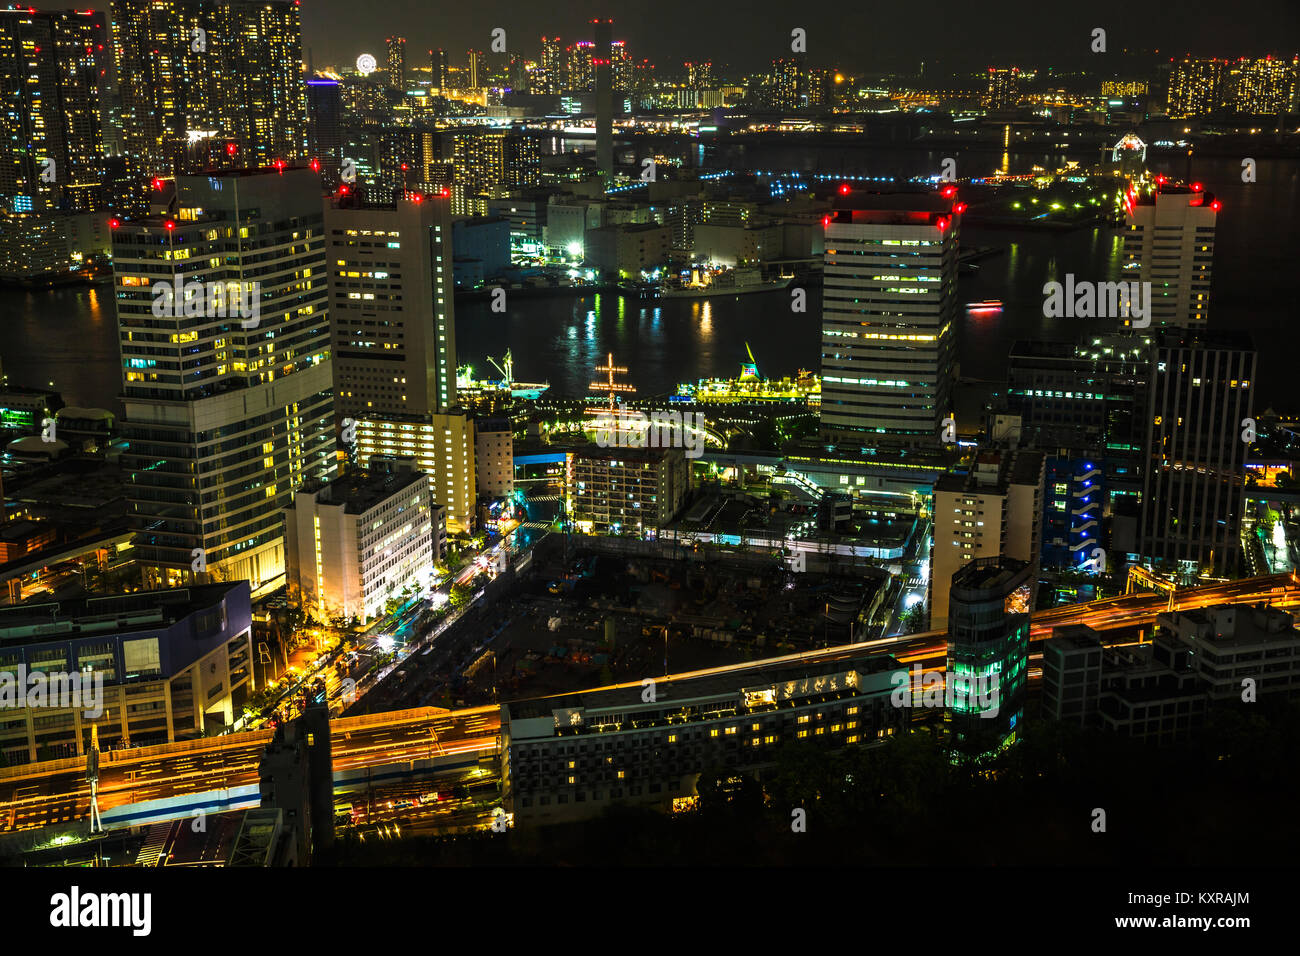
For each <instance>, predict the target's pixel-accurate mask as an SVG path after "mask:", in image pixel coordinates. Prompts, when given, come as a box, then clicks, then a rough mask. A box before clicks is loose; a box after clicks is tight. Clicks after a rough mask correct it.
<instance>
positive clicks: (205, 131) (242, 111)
mask: <svg viewBox="0 0 1300 956" xmlns="http://www.w3.org/2000/svg"><path fill="white" fill-rule="evenodd" d="M112 13H113V55H114V59H115V62H116V64H117V75H118V77H119V78H120V79H121V82H120V84H119V88H120V91H121V97H122V125H123V127H124V129H125V132H126V144H125V145H126V150H127V153H128V154H129V155H130V156H131V157H133V159H134V160H135V161H136V162H137V164H138V166H139V168H140V169H141V170H143V171H144V172H147V173H153V174H167V173H171V172H173V171H176V172H185V171H191V172H197V171H198V170H197V169H194V168H190V167H189V166H188V165H187V163H186V161H185V146H186V144H187V143H189V142H192V141H193V140H194V139H196V138H203V137H210V138H213V139H224V140H233V141H234V142H235V143H237V144H238V148H239V154H238V155H239V157H240V159H241V161H242V162H243V163H244V164H245V165H246V166H249V167H253V166H269V165H270V164H271V163H272V162H274V161H275V160H277V159H279V160H283V161H285V162H289V161H292V160H294V159H298V158H302V157H303V154H304V151H305V150H306V145H307V129H306V126H307V109H306V95H305V91H304V84H303V74H302V27H301V23H300V19H299V7H298V5H297V3H295V2H292V0H260V2H255V0H113V3H112Z"/></svg>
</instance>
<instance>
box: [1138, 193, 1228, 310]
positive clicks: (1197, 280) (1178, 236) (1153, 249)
mask: <svg viewBox="0 0 1300 956" xmlns="http://www.w3.org/2000/svg"><path fill="white" fill-rule="evenodd" d="M1220 205H1221V204H1220V203H1219V201H1218V200H1217V199H1215V198H1214V194H1213V193H1209V192H1206V191H1205V189H1204V188H1203V187H1201V185H1200V184H1199V183H1194V184H1193V185H1192V186H1191V187H1186V186H1172V185H1165V184H1159V185H1157V186H1156V187H1155V190H1154V191H1153V192H1147V193H1143V194H1142V195H1140V196H1138V197H1137V198H1136V199H1134V200H1132V201H1131V202H1130V203H1129V204H1128V206H1127V211H1126V216H1125V223H1124V225H1125V232H1124V263H1125V267H1126V269H1133V268H1134V267H1136V269H1137V272H1136V275H1133V278H1135V279H1137V280H1138V281H1140V282H1150V283H1151V302H1150V303H1149V306H1150V309H1151V314H1150V321H1151V326H1152V327H1153V328H1161V327H1165V326H1176V327H1178V328H1184V329H1187V328H1203V327H1204V326H1205V324H1206V322H1208V321H1209V315H1210V277H1211V275H1212V273H1213V265H1214V228H1215V223H1216V221H1217V220H1218V215H1219V209H1220Z"/></svg>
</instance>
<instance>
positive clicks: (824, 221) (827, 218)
mask: <svg viewBox="0 0 1300 956" xmlns="http://www.w3.org/2000/svg"><path fill="white" fill-rule="evenodd" d="M830 224H831V217H830V216H822V228H823V229H825V228H826V227H827V226H829V225H830Z"/></svg>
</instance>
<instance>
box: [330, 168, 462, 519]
mask: <svg viewBox="0 0 1300 956" xmlns="http://www.w3.org/2000/svg"><path fill="white" fill-rule="evenodd" d="M447 207H448V199H447V198H446V197H445V196H431V197H424V196H422V195H420V194H410V195H408V196H407V197H406V198H403V199H399V200H398V201H396V202H392V203H374V202H361V201H359V200H356V199H354V198H352V197H343V198H339V199H336V200H334V201H333V202H332V203H331V205H330V208H329V209H328V210H327V211H326V221H325V226H326V234H327V237H328V248H327V258H328V260H329V279H330V301H331V303H332V305H333V310H332V317H333V329H334V362H335V380H336V382H337V390H338V401H337V407H338V416H339V419H340V420H341V421H342V422H347V420H351V423H352V424H354V425H355V428H356V456H357V459H358V463H360V464H362V465H364V464H366V462H368V461H369V459H370V457H371V456H372V455H385V456H393V457H410V458H414V459H415V461H416V464H417V466H418V467H419V469H420V470H421V471H422V472H424V473H425V474H426V475H428V477H429V488H430V494H431V495H432V498H433V501H434V502H435V503H436V504H440V505H443V506H444V507H445V508H446V509H447V525H448V527H449V528H450V529H451V530H453V531H462V532H463V531H468V530H470V529H471V528H472V527H473V524H474V503H475V501H476V495H475V478H474V435H473V425H472V422H471V421H470V420H469V419H468V418H467V417H466V416H465V414H464V412H462V411H461V410H460V409H459V408H458V407H457V405H456V322H455V311H454V305H453V300H452V280H453V272H452V251H451V222H450V216H449V213H448V208H447ZM348 431H349V429H348V427H347V425H346V424H344V437H345V438H346V437H347V434H348Z"/></svg>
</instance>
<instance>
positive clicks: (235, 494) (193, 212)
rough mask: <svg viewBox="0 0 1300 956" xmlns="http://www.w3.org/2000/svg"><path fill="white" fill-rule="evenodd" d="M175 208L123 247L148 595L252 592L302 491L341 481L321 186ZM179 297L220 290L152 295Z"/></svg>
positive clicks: (304, 180)
mask: <svg viewBox="0 0 1300 956" xmlns="http://www.w3.org/2000/svg"><path fill="white" fill-rule="evenodd" d="M176 207H177V211H176V213H175V215H150V216H146V217H144V218H141V219H137V220H133V221H129V222H120V221H119V223H118V225H117V228H116V229H115V231H114V237H113V272H114V284H115V286H116V289H117V317H118V326H119V336H120V343H121V351H122V368H123V396H122V401H123V404H124V405H125V409H126V419H125V433H126V436H127V440H128V449H127V451H126V452H125V453H124V454H123V464H124V466H125V467H126V469H127V471H128V473H129V479H128V482H127V488H128V492H127V496H128V503H129V508H130V516H131V519H132V526H133V530H134V531H135V532H136V537H135V554H136V558H137V561H139V563H140V565H141V567H142V568H143V569H144V573H145V576H146V580H150V579H156V580H161V581H165V582H167V583H173V582H183V581H189V580H195V579H196V575H197V576H198V578H197V579H199V580H201V579H202V573H203V572H204V571H205V570H206V573H207V574H208V575H210V576H212V577H215V578H216V579H218V580H227V581H228V580H238V579H246V580H248V581H249V582H251V584H252V587H253V589H254V591H255V592H256V590H257V588H259V587H260V586H262V585H263V584H265V583H267V582H270V581H273V580H274V579H276V578H277V577H279V576H280V575H281V574H282V573H283V572H284V528H283V521H282V518H281V511H282V509H283V508H284V507H285V506H286V505H288V503H289V501H290V500H291V498H292V496H293V492H294V490H295V489H297V488H298V487H299V486H300V485H301V484H302V483H303V482H304V481H306V480H307V479H308V478H327V477H329V476H330V475H331V474H332V473H333V471H334V468H335V451H334V445H335V443H334V395H333V379H332V370H331V366H330V332H329V299H328V297H327V295H328V287H327V281H326V275H325V239H324V236H323V235H322V218H323V217H322V210H321V198H320V177H319V176H317V175H316V174H315V173H313V172H312V171H311V170H310V169H306V168H289V169H285V170H283V171H282V172H280V173H279V174H277V173H276V172H272V171H265V172H257V171H252V170H236V171H221V172H212V173H210V174H208V175H205V176H193V177H190V176H182V177H179V178H178V179H177V182H176ZM173 282H176V283H181V284H189V283H214V284H217V285H213V286H207V287H205V288H202V289H197V290H194V291H195V292H197V293H198V294H197V295H194V293H193V292H192V291H191V290H192V289H193V286H188V287H187V288H185V289H184V294H183V296H182V297H174V298H172V299H171V300H170V301H169V300H168V298H167V297H165V296H163V297H160V296H159V291H158V290H155V288H154V285H155V283H158V284H162V283H173ZM228 283H229V284H233V286H234V291H235V292H237V293H238V295H237V296H236V295H234V294H232V290H230V289H229V287H228V286H227V284H228ZM223 293H224V294H223ZM235 298H242V299H244V300H245V301H244V303H243V305H244V306H246V308H241V309H240V310H239V311H238V313H237V314H236V308H235V301H234V300H235ZM160 305H161V306H162V308H160ZM247 307H251V308H247ZM249 311H251V312H252V315H251V317H250V316H248V315H247V314H246V313H247V312H249ZM160 313H161V314H160ZM176 313H179V314H176Z"/></svg>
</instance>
